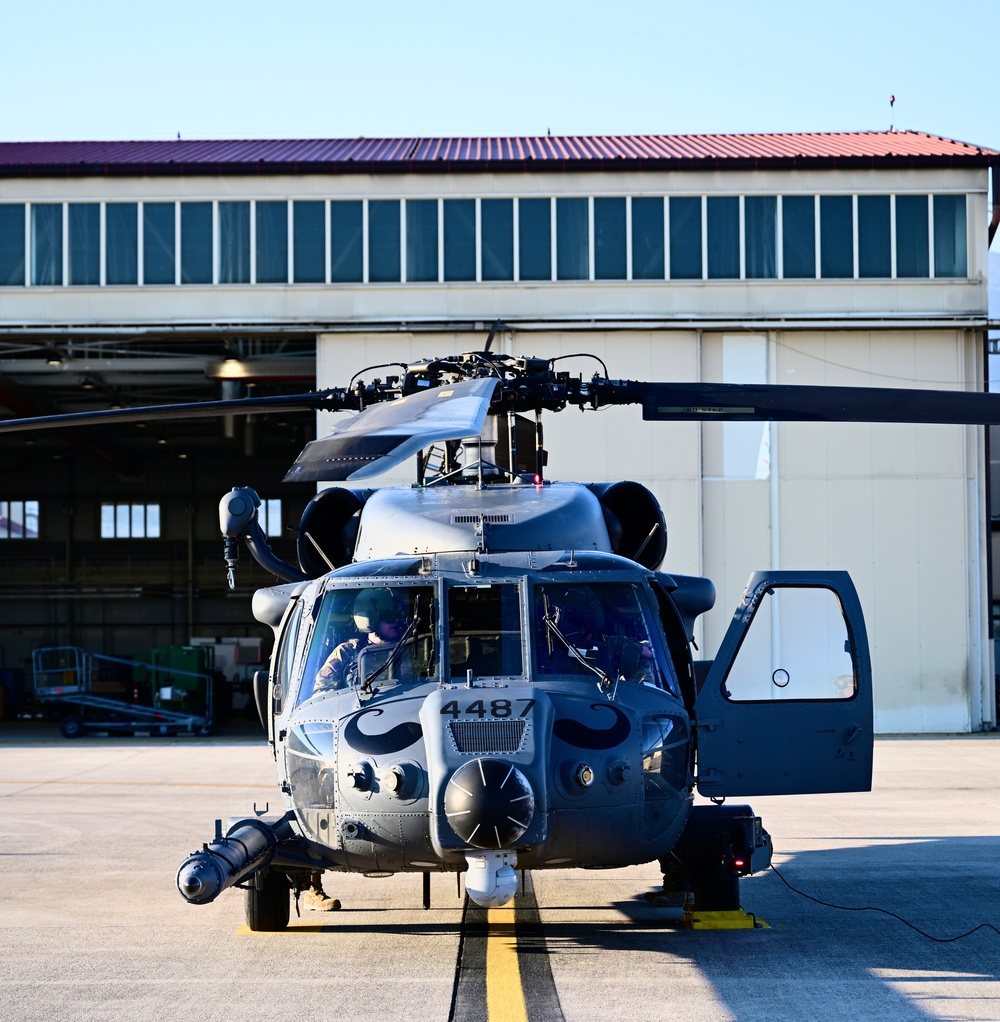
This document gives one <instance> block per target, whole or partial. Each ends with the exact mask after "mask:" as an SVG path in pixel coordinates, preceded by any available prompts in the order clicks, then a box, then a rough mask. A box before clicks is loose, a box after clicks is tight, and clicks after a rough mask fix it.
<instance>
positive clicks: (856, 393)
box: [626, 382, 1000, 425]
mask: <svg viewBox="0 0 1000 1022" xmlns="http://www.w3.org/2000/svg"><path fill="white" fill-rule="evenodd" d="M626 386H627V388H629V389H630V390H631V389H632V388H635V389H634V390H633V400H635V401H640V402H641V403H642V417H643V418H644V419H647V420H671V419H686V420H712V419H718V420H724V421H732V420H735V421H753V420H775V421H781V422H930V423H949V422H950V423H965V424H970V425H973V424H979V425H998V424H1000V394H983V393H979V392H969V391H962V390H910V389H908V388H902V387H900V388H896V387H822V386H817V387H807V386H792V385H788V384H744V383H631V382H630V383H628V384H626Z"/></svg>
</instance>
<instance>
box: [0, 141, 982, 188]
mask: <svg viewBox="0 0 1000 1022" xmlns="http://www.w3.org/2000/svg"><path fill="white" fill-rule="evenodd" d="M998 160H1000V152H998V151H997V150H994V149H987V148H985V147H983V146H976V145H970V144H968V143H966V142H958V141H956V140H954V139H949V138H941V137H940V136H937V135H927V134H924V133H923V132H917V131H857V132H825V133H820V132H814V133H803V134H771V135H578V136H572V135H551V136H549V135H543V136H526V137H512V138H335V139H283V140H282V139H272V140H243V141H234V140H229V141H226V140H211V141H187V140H181V139H177V140H176V141H161V142H0V176H4V177H24V176H35V177H52V176H60V177H62V176H70V177H74V176H81V175H82V176H92V175H95V174H96V175H135V174H148V175H162V174H178V175H190V174H195V175H200V174H280V173H327V174H337V173H379V172H381V173H396V174H399V173H412V172H414V171H418V172H419V171H437V170H447V171H449V172H452V173H454V172H461V171H525V170H529V171H545V170H561V171H567V170H625V169H629V170H637V169H638V170H696V169H704V168H712V169H737V168H746V167H751V168H765V167H775V168H779V167H784V168H792V167H889V166H897V167H898V166H908V167H918V166H919V167H947V166H987V165H991V164H995V163H997V162H998Z"/></svg>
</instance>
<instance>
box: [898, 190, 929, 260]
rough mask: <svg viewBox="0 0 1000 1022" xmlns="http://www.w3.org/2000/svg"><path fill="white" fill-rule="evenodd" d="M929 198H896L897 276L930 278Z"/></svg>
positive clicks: (911, 196)
mask: <svg viewBox="0 0 1000 1022" xmlns="http://www.w3.org/2000/svg"><path fill="white" fill-rule="evenodd" d="M927 211H928V203H927V196H926V195H897V196H896V276H897V277H927V276H929V275H930V250H929V246H928V240H927V239H928V223H927V216H928V212H927Z"/></svg>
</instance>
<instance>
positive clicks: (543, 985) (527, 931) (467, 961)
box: [448, 872, 566, 1022]
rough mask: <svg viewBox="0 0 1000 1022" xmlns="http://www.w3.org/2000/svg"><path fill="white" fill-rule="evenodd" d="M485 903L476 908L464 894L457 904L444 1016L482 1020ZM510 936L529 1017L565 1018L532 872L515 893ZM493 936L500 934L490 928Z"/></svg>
mask: <svg viewBox="0 0 1000 1022" xmlns="http://www.w3.org/2000/svg"><path fill="white" fill-rule="evenodd" d="M488 920H489V909H486V908H481V907H480V906H479V905H477V904H475V902H473V901H470V900H469V898H468V896H466V899H465V905H464V907H463V909H462V929H461V933H460V935H459V941H458V960H457V962H456V965H455V986H454V988H453V990H452V995H451V1011H450V1012H449V1013H448V1022H487V1013H486V942H487V940H489V939H490V925H489V921H488ZM514 937H515V940H516V942H517V963H518V969H519V971H520V973H521V988H522V990H523V991H524V1007H525V1009H526V1011H527V1015H528V1020H529V1022H566V1016H565V1015H563V1011H562V1006H561V1005H560V1004H559V995H558V994H557V993H556V985H555V982H554V980H553V979H552V966H551V965H550V963H549V951H548V946H547V945H546V942H545V931H544V929H543V928H542V921H541V919H540V917H539V914H538V902H537V901H536V900H535V886H534V884H533V883H532V881H531V873H530V872H529V873H526V874H525V875H524V884H523V885H522V887H519V888H518V891H517V894H516V895H515V897H514ZM493 939H494V940H502V939H504V934H502V933H500V934H498V933H494V935H493Z"/></svg>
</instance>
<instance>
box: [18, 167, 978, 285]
mask: <svg viewBox="0 0 1000 1022" xmlns="http://www.w3.org/2000/svg"><path fill="white" fill-rule="evenodd" d="M994 180H995V179H994ZM994 201H996V200H994ZM965 215H966V214H965V196H964V195H935V196H934V276H935V277H966V276H968V273H969V270H968V240H967V233H966V226H965ZM0 282H2V281H0Z"/></svg>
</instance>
